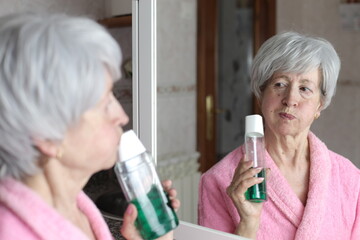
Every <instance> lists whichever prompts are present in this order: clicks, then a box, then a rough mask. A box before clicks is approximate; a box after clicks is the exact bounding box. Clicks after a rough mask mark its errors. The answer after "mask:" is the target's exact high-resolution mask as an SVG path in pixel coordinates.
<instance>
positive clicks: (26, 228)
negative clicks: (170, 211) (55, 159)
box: [0, 179, 120, 240]
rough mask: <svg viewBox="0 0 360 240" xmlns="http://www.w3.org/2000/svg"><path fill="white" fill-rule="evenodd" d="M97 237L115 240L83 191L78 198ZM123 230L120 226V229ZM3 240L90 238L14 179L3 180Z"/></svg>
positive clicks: (0, 216) (0, 231)
mask: <svg viewBox="0 0 360 240" xmlns="http://www.w3.org/2000/svg"><path fill="white" fill-rule="evenodd" d="M77 203H78V206H79V208H80V209H81V211H83V213H84V214H85V215H86V216H87V218H88V220H89V222H90V225H91V228H92V229H93V232H94V234H95V236H96V239H98V240H113V237H112V236H111V233H110V230H109V228H108V227H107V225H106V223H105V221H104V219H103V217H102V216H101V214H100V212H99V210H98V209H97V208H96V206H95V205H94V204H93V202H92V201H91V200H90V199H89V198H88V197H87V196H86V195H85V193H83V192H81V193H80V194H79V195H78V197H77ZM119 231H120V229H119ZM0 239H1V240H17V239H18V240H33V239H36V240H38V239H44V240H88V239H89V238H88V237H87V236H86V235H85V234H84V233H83V232H82V231H81V230H80V229H79V228H78V227H76V226H75V225H73V224H72V223H71V222H70V221H68V220H66V219H65V218H64V217H63V216H61V215H60V214H59V213H58V212H57V211H56V210H55V209H54V208H52V207H51V206H49V205H48V204H47V203H46V202H44V201H43V200H42V199H41V198H40V197H39V196H38V195H37V194H36V193H35V192H33V191H32V190H31V189H29V188H28V187H26V186H25V185H23V184H22V183H20V182H18V181H15V180H13V179H6V180H3V181H1V182H0Z"/></svg>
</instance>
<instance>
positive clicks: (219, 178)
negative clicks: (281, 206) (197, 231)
mask: <svg viewBox="0 0 360 240" xmlns="http://www.w3.org/2000/svg"><path fill="white" fill-rule="evenodd" d="M242 152H243V150H242V148H241V147H239V148H237V149H235V150H234V151H233V152H231V153H229V155H228V156H226V157H225V158H224V159H223V160H221V161H220V162H218V163H217V164H216V165H215V166H214V167H213V168H211V169H210V170H208V171H207V172H206V173H204V174H203V175H202V177H201V179H200V184H199V204H198V223H199V225H201V226H205V227H208V228H212V229H216V230H220V231H224V232H228V233H234V232H235V229H236V227H237V225H238V223H239V222H240V216H239V214H238V212H237V210H236V208H235V206H234V204H233V202H232V200H231V199H230V197H229V196H228V195H227V193H226V189H227V187H228V186H229V184H230V183H231V181H232V178H233V175H234V171H235V169H236V167H237V165H238V163H239V161H240V159H241V157H242V156H243V153H242Z"/></svg>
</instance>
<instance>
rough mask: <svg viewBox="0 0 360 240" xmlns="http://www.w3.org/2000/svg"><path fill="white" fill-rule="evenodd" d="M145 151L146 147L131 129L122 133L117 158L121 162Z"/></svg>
mask: <svg viewBox="0 0 360 240" xmlns="http://www.w3.org/2000/svg"><path fill="white" fill-rule="evenodd" d="M145 151H146V148H145V147H144V145H143V144H142V143H141V141H140V139H139V138H138V137H137V136H136V134H135V132H134V131H133V130H129V131H126V132H125V133H123V135H122V136H121V139H120V144H119V160H120V161H121V162H123V161H126V160H129V159H131V158H133V157H135V156H137V155H140V154H142V153H144V152H145Z"/></svg>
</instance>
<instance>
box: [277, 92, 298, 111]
mask: <svg viewBox="0 0 360 240" xmlns="http://www.w3.org/2000/svg"><path fill="white" fill-rule="evenodd" d="M281 102H282V104H283V105H285V106H287V107H291V106H293V107H296V106H297V105H298V104H299V93H298V92H297V91H296V90H295V89H292V88H289V89H288V90H287V91H286V92H285V95H284V97H283V99H282V101H281Z"/></svg>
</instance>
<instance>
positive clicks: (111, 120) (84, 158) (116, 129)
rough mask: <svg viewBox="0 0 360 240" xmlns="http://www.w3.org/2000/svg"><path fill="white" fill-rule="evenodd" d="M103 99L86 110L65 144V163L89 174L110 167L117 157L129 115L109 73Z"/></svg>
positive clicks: (69, 131)
mask: <svg viewBox="0 0 360 240" xmlns="http://www.w3.org/2000/svg"><path fill="white" fill-rule="evenodd" d="M105 81H106V85H105V86H106V87H105V91H104V94H103V95H102V97H101V100H100V102H98V103H97V105H96V106H95V107H93V108H92V109H89V110H88V111H86V112H85V113H84V114H83V115H82V117H81V120H80V122H79V123H78V124H77V125H76V126H74V127H72V128H71V129H69V130H68V132H67V134H66V135H65V138H64V141H63V144H62V147H63V153H64V154H63V157H62V162H63V164H67V165H68V166H69V167H70V168H71V169H73V170H75V169H79V170H80V171H84V170H85V171H86V172H88V173H89V174H92V173H95V172H97V171H100V170H104V169H109V168H110V167H112V166H113V165H114V164H115V161H116V159H117V147H118V144H119V141H120V137H121V135H122V133H123V130H122V126H124V125H126V124H127V123H128V121H129V118H128V116H127V115H126V113H125V112H124V110H123V108H122V107H121V105H120V104H119V102H118V101H117V100H116V98H115V97H114V95H113V93H112V87H113V83H112V81H111V77H110V76H109V75H107V77H106V79H105Z"/></svg>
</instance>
